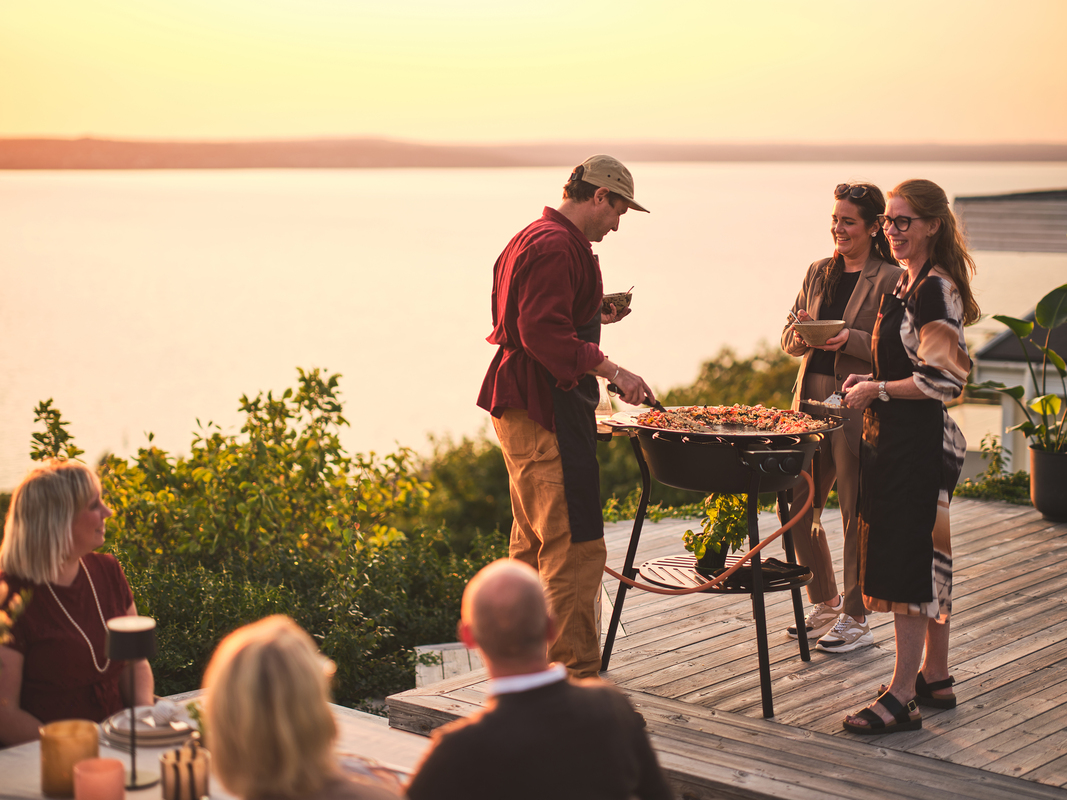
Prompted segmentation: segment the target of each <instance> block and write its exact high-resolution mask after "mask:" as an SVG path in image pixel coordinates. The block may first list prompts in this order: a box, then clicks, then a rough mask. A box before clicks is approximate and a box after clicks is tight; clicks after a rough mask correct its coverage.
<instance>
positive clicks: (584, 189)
mask: <svg viewBox="0 0 1067 800" xmlns="http://www.w3.org/2000/svg"><path fill="white" fill-rule="evenodd" d="M599 188H601V187H599V186H594V185H593V184H591V183H586V182H585V181H582V180H573V181H567V182H566V183H565V184H563V199H564V200H573V201H574V202H576V203H584V202H585V201H586V200H592V199H593V195H594V194H596V190H597V189H599ZM608 202H609V203H611V205H612V206H614V205H615V203H617V202H622V203H625V202H626V198H625V197H623V196H622V195H621V194H616V193H615V192H612V191H610V190H609V191H608ZM878 213H879V214H881V213H882V212H881V211H879V212H878Z"/></svg>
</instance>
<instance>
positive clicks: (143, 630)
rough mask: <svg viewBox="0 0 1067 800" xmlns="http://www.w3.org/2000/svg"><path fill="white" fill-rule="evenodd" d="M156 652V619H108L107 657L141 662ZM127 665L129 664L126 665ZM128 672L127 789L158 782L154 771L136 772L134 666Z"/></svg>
mask: <svg viewBox="0 0 1067 800" xmlns="http://www.w3.org/2000/svg"><path fill="white" fill-rule="evenodd" d="M155 654H156V621H155V620H154V619H152V618H151V617H113V618H111V619H109V620H108V621H107V657H108V658H111V659H114V660H116V661H126V662H130V661H140V660H141V659H148V658H152V656H154V655H155ZM127 666H129V665H128V664H127ZM127 671H128V672H129V673H130V771H129V773H128V774H127V779H126V788H127V789H145V788H147V787H149V786H155V785H156V784H157V783H159V775H158V774H156V773H155V772H142V773H141V775H140V777H138V775H137V719H136V712H137V699H136V698H137V692H136V688H137V685H136V679H135V672H136V670H134V669H133V668H129V669H127Z"/></svg>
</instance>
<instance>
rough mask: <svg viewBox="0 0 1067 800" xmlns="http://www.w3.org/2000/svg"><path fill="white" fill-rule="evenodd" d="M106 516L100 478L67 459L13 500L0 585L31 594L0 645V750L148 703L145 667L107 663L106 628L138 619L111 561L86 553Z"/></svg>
mask: <svg viewBox="0 0 1067 800" xmlns="http://www.w3.org/2000/svg"><path fill="white" fill-rule="evenodd" d="M110 516H111V509H110V508H108V507H107V505H106V504H105V503H104V500H103V498H102V497H101V496H100V479H99V478H97V476H96V473H94V472H93V471H92V470H91V469H89V468H88V467H87V466H85V465H84V464H79V463H77V462H74V461H59V460H54V461H48V462H45V463H43V464H41V465H40V466H38V467H35V468H34V469H32V470H31V471H30V473H29V474H28V475H27V476H26V477H25V478H24V479H23V481H22V483H20V484H19V485H18V487H17V488H16V489H15V491H14V493H13V494H12V495H11V505H10V506H9V508H8V512H7V521H6V522H5V524H4V542H3V545H0V581H3V582H6V583H7V584H8V586H9V588H10V591H11V594H12V595H13V594H15V593H20V594H23V595H26V594H31V595H32V596H31V597H30V599H29V602H28V603H27V604H26V609H25V613H23V614H22V616H21V617H19V619H18V620H17V621H16V622H15V624H14V626H13V627H12V629H11V634H12V638H11V641H10V642H9V643H8V644H6V645H3V646H0V744H3V745H13V744H18V743H20V742H26V741H31V740H33V739H37V738H38V737H39V735H40V734H39V729H40V726H41V724H42V723H45V722H52V721H54V720H57V719H89V720H93V721H94V722H102V721H104V720H105V719H107V718H108V717H109V716H111V715H112V714H114V713H116V712H118V711H121V710H122V709H123V707H127V706H129V705H130V704H131V703H132V702H133V700H134V699H136V701H137V703H136V704H137V705H139V706H146V705H152V702H153V698H152V690H153V682H152V668H151V667H150V666H149V665H148V662H147V661H144V660H143V659H142V660H139V661H133V662H128V663H127V662H124V661H123V662H120V661H111V660H110V659H109V658H108V657H107V650H106V647H107V645H106V642H107V621H108V620H109V619H111V618H112V617H122V616H125V615H127V614H136V613H137V606H136V605H135V604H134V602H133V593H132V592H131V591H130V585H129V583H127V581H126V576H125V574H123V572H122V567H120V566H119V562H118V561H116V560H115V557H114V556H111V555H107V554H105V553H97V552H94V551H95V550H96V549H97V548H99V547H101V546H102V545H103V544H104V535H105V527H106V521H107V518H108V517H110ZM129 670H134V671H135V672H136V681H135V684H136V687H137V697H136V698H131V697H129V696H128V692H129V686H130V682H129V680H128V677H126V676H127V675H128V672H129Z"/></svg>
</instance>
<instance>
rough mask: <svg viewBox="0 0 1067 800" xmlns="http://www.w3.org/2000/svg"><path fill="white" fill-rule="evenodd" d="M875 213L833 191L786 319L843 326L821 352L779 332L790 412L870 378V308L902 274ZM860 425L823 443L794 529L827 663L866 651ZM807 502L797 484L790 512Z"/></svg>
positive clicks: (812, 626) (861, 188)
mask: <svg viewBox="0 0 1067 800" xmlns="http://www.w3.org/2000/svg"><path fill="white" fill-rule="evenodd" d="M884 210H885V199H884V198H883V196H882V192H881V191H880V190H879V189H878V187H877V186H875V185H874V184H870V183H853V184H848V183H842V184H840V185H839V186H838V187H837V188H836V189H835V190H834V206H833V212H832V214H831V217H830V219H831V226H830V233H831V235H832V236H833V239H834V254H833V256H831V257H830V258H825V259H822V260H820V261H816V262H815V263H814V264H812V265H811V266H810V267H808V272H807V274H806V275H805V276H804V283H803V285H802V286H801V288H800V294H798V295H797V299H796V302H795V303H793V313H794V314H796V315H797V316H798V317H799V318H800V319H801V320H806V319H843V320H844V321H845V328H844V329H843V330H842V331H841V332H840V333H839V334H837V335H836V336H834V337H833V338H831V339H829V340H828V341H827V342H826V344H825V345H823V346H820V347H809V346H808V345H807V344H805V343H804V340H803V339H801V338H800V335H799V334H797V333H796V331H794V330H793V327H792V325H787V326H786V327H785V329H784V330H783V331H782V349H783V350H785V352H787V353H788V354H789V355H791V356H802V357H803V361H801V362H800V371H799V373H798V374H797V382H796V385H795V386H794V389H793V391H794V395H793V408H799V407H800V401H801V400H825V399H826V398H827V397H828V396H829V395H830V394H831V393H832V392H834V391H837V390H839V389H840V388H841V385H842V383H844V381H845V379H846V378H848V376H849V375H850V374H852V373H858V374H863V373H869V372H870V371H871V332H872V331H873V330H874V323H875V320H876V318H877V316H878V304H879V303H880V302H881V299H882V295H883V294H885V293H887V292H892V291H893V287H894V286H895V285H896V282H897V279H898V278H899V277H900V273H901V271H900V268H899V267H898V266H897V262H896V260H895V259H894V258H893V256H892V254H891V253H890V250H889V242H888V241H887V240H886V237H885V233H884V232H883V231H882V228H881V226H880V225H879V224H878V221H877V216H878V215H879V214H881V213H882V212H883V211H884ZM845 413H846V414H847V413H848V411H847V409H845ZM862 420H863V417H862V415H860V414H852V415H851V416H850V417H849V418H848V419H847V420H846V422H845V426H844V428H843V429H842V430H839V431H836V432H834V433H832V434H830V436H829V437H828V438H827V439H826V440H825V441H824V442H823V444H822V446H821V447H820V449H819V452H818V454H817V455H816V457H815V461H814V466H813V468H812V470H813V478H814V481H815V498H814V502H813V503H812V509H811V510H810V511H808V513H807V514H806V515H805V516H804V519H803V520H801V522H800V523H798V525H797V527H796V528H794V529H793V530H794V534H793V536H794V540H795V543H796V549H797V559H798V560H799V561H800V563H801V564H803V565H804V566H806V567H809V568H810V569H811V571H812V574H813V576H814V578H813V580H812V582H811V584H810V585H809V586H808V598H809V599H810V600H811V602H812V603H813V604H814V608H812V611H811V613H810V614H808V617H807V620H806V628H807V637H808V638H809V639H818V643H817V644H816V647H817V649H819V650H825V651H827V652H831V653H847V652H849V651H851V650H855V649H857V648H859V647H866V646H868V645H870V644H872V643H873V642H874V638H873V636H872V635H871V631H870V626H869V625H868V624H867V609H866V608H865V607H864V605H863V595H862V593H861V591H860V587H859V557H858V547H857V533H856V492H857V489H858V483H859V481H858V474H859V443H860V436H861V433H862ZM835 481H836V483H837V493H838V497H839V498H840V501H841V518H842V521H843V522H844V529H845V543H844V582H843V591H841V592H839V591H838V588H837V582H836V580H835V578H834V568H833V561H832V559H831V557H830V547H829V545H828V544H827V541H826V532H825V531H824V530H823V527H822V523H821V522H820V520H819V515H820V513H821V511H822V506H823V504H824V503H825V502H826V496H827V495H828V494H829V493H830V489H831V488H832V487H833V485H834V483H835ZM807 496H808V488H807V484H806V483H805V484H802V485H801V486H800V487H799V488H797V489H794V491H793V501H792V507H794V508H799V507H800V506H801V505H803V504H804V502H805V501H806V500H807ZM788 633H789V635H790V636H792V637H794V638H796V636H797V629H796V627H795V626H790V627H789V630H788Z"/></svg>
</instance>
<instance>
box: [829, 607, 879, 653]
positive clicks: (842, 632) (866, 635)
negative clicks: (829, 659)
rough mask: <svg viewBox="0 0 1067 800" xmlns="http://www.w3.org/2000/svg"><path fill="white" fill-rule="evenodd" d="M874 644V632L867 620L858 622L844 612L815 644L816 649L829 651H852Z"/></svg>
mask: <svg viewBox="0 0 1067 800" xmlns="http://www.w3.org/2000/svg"><path fill="white" fill-rule="evenodd" d="M872 644H874V634H873V633H871V628H870V626H869V625H868V624H867V622H866V620H864V621H863V622H856V620H854V619H852V617H850V616H849V615H848V614H842V615H841V616H840V617H838V618H837V622H836V623H835V624H834V626H833V628H831V629H830V631H829V633H827V634H826V635H825V636H823V637H821V638H820V639H819V641H818V642H817V643H816V644H815V649H816V650H822V651H824V652H827V653H850V652H852V651H853V650H858V649H859V648H861V647H869V646H870V645H872Z"/></svg>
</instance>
